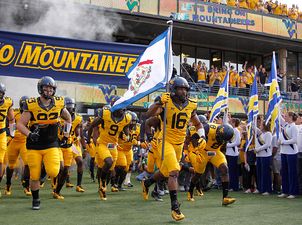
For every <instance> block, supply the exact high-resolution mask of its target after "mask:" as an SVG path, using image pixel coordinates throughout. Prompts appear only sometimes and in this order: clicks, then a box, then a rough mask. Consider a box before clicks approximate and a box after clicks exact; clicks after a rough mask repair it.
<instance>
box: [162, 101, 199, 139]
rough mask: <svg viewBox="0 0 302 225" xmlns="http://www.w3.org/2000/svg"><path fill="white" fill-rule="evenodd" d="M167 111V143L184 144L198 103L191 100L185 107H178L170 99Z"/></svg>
mask: <svg viewBox="0 0 302 225" xmlns="http://www.w3.org/2000/svg"><path fill="white" fill-rule="evenodd" d="M166 109H167V121H166V124H167V127H166V141H167V142H169V143H171V144H182V143H184V141H185V138H186V131H187V127H188V123H189V121H190V119H191V117H192V113H193V111H195V110H196V109H197V102H196V101H193V100H191V99H189V100H188V101H187V102H186V103H185V104H184V105H183V106H178V105H176V104H175V103H174V102H173V101H172V98H170V100H169V101H168V103H167V104H166Z"/></svg>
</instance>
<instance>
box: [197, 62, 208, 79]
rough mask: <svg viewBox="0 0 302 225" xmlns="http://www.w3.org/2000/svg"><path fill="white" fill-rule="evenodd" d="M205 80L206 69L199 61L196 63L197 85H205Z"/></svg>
mask: <svg viewBox="0 0 302 225" xmlns="http://www.w3.org/2000/svg"><path fill="white" fill-rule="evenodd" d="M206 80H207V67H206V66H205V64H204V63H203V64H202V63H201V61H198V64H197V82H198V83H203V84H204V83H205V82H206Z"/></svg>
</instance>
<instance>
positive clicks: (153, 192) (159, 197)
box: [151, 191, 164, 202]
mask: <svg viewBox="0 0 302 225" xmlns="http://www.w3.org/2000/svg"><path fill="white" fill-rule="evenodd" d="M151 196H152V198H154V200H155V201H158V202H163V201H164V200H163V199H162V198H161V196H160V195H159V194H158V193H157V192H155V191H152V192H151Z"/></svg>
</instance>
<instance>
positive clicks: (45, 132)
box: [17, 76, 72, 210]
mask: <svg viewBox="0 0 302 225" xmlns="http://www.w3.org/2000/svg"><path fill="white" fill-rule="evenodd" d="M37 88H38V92H39V94H40V96H39V97H37V98H30V99H28V100H27V101H26V104H25V105H24V108H23V110H24V111H23V113H22V115H21V118H20V120H19V123H18V124H17V128H18V130H19V131H20V132H21V133H22V134H24V135H25V136H26V137H27V139H26V148H27V150H28V152H27V163H28V166H29V171H30V188H31V192H32V197H33V201H32V209H33V210H39V209H40V198H39V189H40V181H39V179H40V174H41V165H42V161H43V162H44V166H45V169H46V172H47V174H48V175H49V176H50V177H56V176H57V175H58V173H59V170H60V153H59V151H60V150H59V147H60V146H59V142H58V127H59V119H60V118H62V119H64V120H65V124H64V128H63V133H64V137H65V139H68V137H69V132H70V129H71V126H72V124H71V122H72V121H71V116H70V114H69V112H68V111H67V109H66V108H65V106H64V98H62V97H57V96H55V93H56V88H57V85H56V82H55V81H54V79H53V78H51V77H48V76H45V77H42V78H41V79H40V80H39V81H38V85H37ZM28 123H29V127H28V126H27V125H28Z"/></svg>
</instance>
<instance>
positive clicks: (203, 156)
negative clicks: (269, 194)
mask: <svg viewBox="0 0 302 225" xmlns="http://www.w3.org/2000/svg"><path fill="white" fill-rule="evenodd" d="M204 129H205V137H206V145H205V147H204V145H201V147H200V149H199V151H198V154H197V156H196V158H195V161H194V160H192V162H193V163H192V164H193V166H194V165H195V166H194V170H196V173H195V175H196V176H199V177H200V176H201V174H203V173H204V171H205V169H206V166H207V163H208V162H210V163H211V164H212V165H213V166H215V167H216V168H218V169H219V171H220V174H221V181H222V205H224V206H226V205H229V204H232V203H234V202H235V201H236V199H235V198H231V197H229V196H228V187H229V174H228V166H227V161H226V157H225V155H224V154H223V153H222V152H221V151H220V148H221V147H222V146H223V145H225V144H226V143H227V142H229V141H230V140H231V139H232V138H233V135H234V129H233V128H232V127H231V126H230V125H227V124H221V125H219V124H214V123H209V124H205V125H204ZM192 158H193V157H192ZM196 180H197V179H196ZM194 181H195V180H193V184H192V185H194ZM193 189H194V187H193ZM192 193H193V190H192V189H190V191H189V193H188V200H190V201H192V200H191V199H189V198H190V197H191V198H193V195H192Z"/></svg>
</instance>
